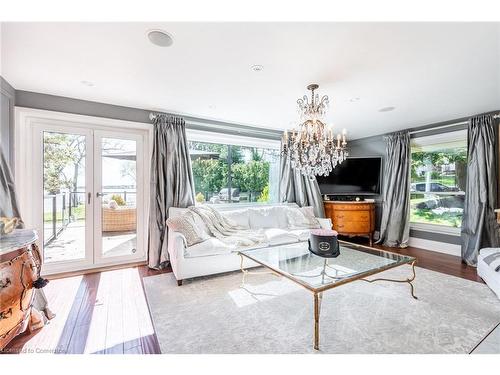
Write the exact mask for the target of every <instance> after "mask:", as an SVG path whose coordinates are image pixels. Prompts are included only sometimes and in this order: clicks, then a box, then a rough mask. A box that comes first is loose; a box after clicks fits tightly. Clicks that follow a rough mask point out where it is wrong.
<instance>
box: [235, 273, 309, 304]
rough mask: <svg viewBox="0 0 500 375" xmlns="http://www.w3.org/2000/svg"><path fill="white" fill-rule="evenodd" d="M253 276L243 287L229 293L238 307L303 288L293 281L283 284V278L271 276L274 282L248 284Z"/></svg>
mask: <svg viewBox="0 0 500 375" xmlns="http://www.w3.org/2000/svg"><path fill="white" fill-rule="evenodd" d="M252 276H253V275H248V276H247V282H246V283H245V284H244V285H243V286H240V287H239V288H238V289H235V290H232V291H230V292H228V294H229V296H230V297H231V299H232V300H233V302H234V303H235V304H236V306H238V307H245V306H248V305H252V304H254V303H257V302H262V301H266V300H269V299H272V298H275V297H279V296H284V295H286V294H289V293H293V292H296V291H297V290H300V288H301V287H300V286H298V285H296V284H294V283H293V282H291V281H290V282H283V281H282V279H281V278H277V277H276V276H270V277H275V279H274V280H272V281H268V282H266V283H263V284H254V283H252V281H250V282H248V281H249V280H248V279H249V278H251V277H252Z"/></svg>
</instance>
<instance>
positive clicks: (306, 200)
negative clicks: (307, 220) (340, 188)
mask: <svg viewBox="0 0 500 375" xmlns="http://www.w3.org/2000/svg"><path fill="white" fill-rule="evenodd" d="M279 196H280V202H282V203H283V202H287V203H292V202H295V203H297V205H299V206H300V207H304V206H312V207H313V209H314V215H315V216H316V217H325V208H324V205H323V197H322V196H321V192H320V190H319V186H318V181H316V178H309V177H307V176H304V175H302V174H301V173H300V172H299V171H297V170H295V169H293V168H292V163H291V161H290V159H289V158H287V157H286V156H282V157H281V166H280V184H279Z"/></svg>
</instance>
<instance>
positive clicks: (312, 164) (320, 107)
mask: <svg viewBox="0 0 500 375" xmlns="http://www.w3.org/2000/svg"><path fill="white" fill-rule="evenodd" d="M318 87H319V86H318V85H316V84H311V85H309V86H307V89H308V90H311V100H310V101H309V98H308V97H307V96H306V95H304V97H303V98H302V99H298V100H297V107H298V111H299V114H300V121H301V122H300V124H299V126H298V128H297V129H292V131H291V132H289V131H288V130H285V132H284V133H283V139H282V149H281V154H282V156H283V157H286V158H288V159H289V161H290V163H291V165H292V168H294V169H297V170H299V171H300V172H301V173H302V174H303V175H306V176H308V177H310V178H313V177H315V176H328V175H329V174H330V172H331V171H332V170H333V169H334V168H335V167H336V166H337V165H339V164H341V163H342V162H343V161H344V160H345V159H346V158H347V156H348V152H347V141H346V130H345V129H344V130H343V131H342V134H337V136H336V137H335V135H334V133H333V129H332V128H328V127H327V125H326V124H325V122H324V120H323V117H324V115H325V114H326V110H327V109H328V106H329V99H328V96H326V95H323V96H322V97H321V100H320V99H319V95H318V94H315V92H314V91H315V90H316V89H317V88H318Z"/></svg>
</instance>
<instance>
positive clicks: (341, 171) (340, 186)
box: [317, 157, 382, 195]
mask: <svg viewBox="0 0 500 375" xmlns="http://www.w3.org/2000/svg"><path fill="white" fill-rule="evenodd" d="M381 168H382V158H381V157H362V158H361V157H359V158H358V157H348V158H347V159H346V160H344V161H343V162H342V164H340V165H337V166H336V167H335V168H334V169H333V171H331V172H330V174H329V175H328V176H317V180H318V184H319V189H320V191H321V194H323V195H324V194H329V195H377V194H380V172H381Z"/></svg>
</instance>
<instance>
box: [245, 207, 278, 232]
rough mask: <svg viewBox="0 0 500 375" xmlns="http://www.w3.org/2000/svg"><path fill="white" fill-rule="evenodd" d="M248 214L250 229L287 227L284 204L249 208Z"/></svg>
mask: <svg viewBox="0 0 500 375" xmlns="http://www.w3.org/2000/svg"><path fill="white" fill-rule="evenodd" d="M248 214H249V219H250V228H252V229H259V228H281V229H285V228H287V227H288V221H287V218H286V207H285V206H283V207H259V208H250V209H248Z"/></svg>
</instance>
